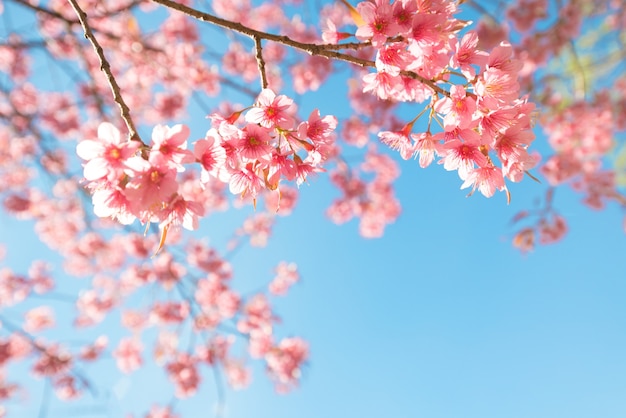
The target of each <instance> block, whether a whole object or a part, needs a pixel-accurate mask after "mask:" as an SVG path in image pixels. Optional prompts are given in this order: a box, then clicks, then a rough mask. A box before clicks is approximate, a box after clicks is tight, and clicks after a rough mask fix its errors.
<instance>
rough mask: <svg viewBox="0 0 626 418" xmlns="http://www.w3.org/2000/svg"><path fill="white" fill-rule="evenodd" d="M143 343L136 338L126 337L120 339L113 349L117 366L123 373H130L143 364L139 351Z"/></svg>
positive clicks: (141, 349)
mask: <svg viewBox="0 0 626 418" xmlns="http://www.w3.org/2000/svg"><path fill="white" fill-rule="evenodd" d="M142 351H143V345H142V344H141V343H140V342H139V341H138V340H137V339H136V338H130V337H126V338H123V339H121V340H120V342H119V344H118V345H117V348H116V349H115V350H114V351H113V357H114V358H115V360H116V362H117V367H118V368H119V369H120V370H121V371H122V372H124V373H131V372H133V371H135V370H137V369H139V367H141V365H142V364H143V361H142V359H141V352H142Z"/></svg>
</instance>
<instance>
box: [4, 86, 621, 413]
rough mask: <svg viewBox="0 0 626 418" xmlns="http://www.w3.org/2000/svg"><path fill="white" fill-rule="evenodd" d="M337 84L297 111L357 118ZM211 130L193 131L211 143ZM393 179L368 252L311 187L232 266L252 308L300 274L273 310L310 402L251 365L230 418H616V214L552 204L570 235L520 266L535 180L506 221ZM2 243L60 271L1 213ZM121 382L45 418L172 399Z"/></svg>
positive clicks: (145, 377)
mask: <svg viewBox="0 0 626 418" xmlns="http://www.w3.org/2000/svg"><path fill="white" fill-rule="evenodd" d="M337 83H338V84H328V85H326V86H324V88H323V89H322V90H321V91H320V92H319V93H317V94H315V95H313V96H312V98H305V99H303V102H302V107H303V108H307V107H312V106H319V107H320V108H321V111H322V114H327V113H338V114H342V112H343V114H347V112H349V108H348V107H347V104H345V103H343V102H341V101H340V100H335V96H333V95H334V94H336V91H337V90H338V89H341V88H342V87H340V84H339V83H340V81H337ZM316 98H317V99H316ZM317 100H319V103H322V104H317V103H318V102H317ZM303 114H308V112H306V111H305V112H303ZM202 123H205V122H204V121H201V122H199V123H197V125H196V126H192V131H194V133H196V134H198V133H201V132H202V131H203V130H205V129H206V128H205V127H204V126H203V125H202ZM540 132H541V131H540V130H537V133H538V134H539V135H540ZM541 141H545V139H544V138H542V137H541V135H540V137H539V138H538V140H537V145H538V147H539V148H540V149H545V145H541ZM400 164H401V169H402V177H401V178H400V179H399V180H398V181H397V182H396V187H397V196H398V198H399V200H400V201H401V203H402V207H403V213H402V215H401V217H400V219H399V220H398V221H397V222H396V223H395V224H393V225H391V226H389V227H388V229H387V230H386V234H385V236H384V237H383V238H382V239H378V240H364V239H362V238H360V237H359V236H358V228H357V224H356V222H350V223H348V224H346V225H342V226H336V225H333V224H331V223H330V222H329V221H328V219H327V218H326V217H325V215H324V212H325V210H326V208H327V207H328V205H329V204H330V203H331V201H332V200H333V199H334V198H335V197H337V195H338V193H337V191H336V190H334V189H333V188H332V187H331V186H330V185H329V182H328V178H327V177H326V176H325V175H319V176H318V177H317V178H314V179H312V180H311V181H310V182H309V184H307V185H304V186H302V187H301V189H300V190H301V194H300V201H299V204H298V208H297V209H296V211H295V212H294V214H293V216H291V217H287V218H280V219H279V221H278V224H277V225H276V228H275V230H274V233H273V237H272V239H271V241H270V244H269V245H268V247H267V248H264V249H256V248H250V247H247V246H246V247H244V248H243V249H242V250H241V251H239V252H237V253H236V254H235V255H234V256H233V258H232V259H231V261H232V263H233V266H234V268H235V279H234V280H235V282H234V283H235V287H236V288H237V289H239V290H241V291H243V292H245V291H246V290H252V289H256V288H257V287H258V286H259V285H262V284H264V283H266V282H267V281H268V280H269V279H271V277H272V269H273V268H274V266H275V265H276V264H277V263H278V262H279V261H281V260H286V261H293V262H296V263H297V264H298V266H299V269H300V273H301V276H302V282H301V283H299V284H298V285H296V286H295V288H293V289H292V291H291V292H290V294H289V296H288V297H286V298H276V299H275V306H276V310H277V313H278V314H279V316H281V318H282V319H283V322H282V324H281V326H280V327H279V329H278V331H277V332H278V335H279V336H290V335H300V336H302V337H304V338H306V339H307V340H308V341H309V342H310V347H311V357H310V361H309V362H308V364H307V366H306V368H305V370H304V373H303V379H302V384H301V387H300V388H299V389H298V390H296V391H294V392H292V393H290V394H288V395H278V394H276V393H275V392H274V388H273V385H272V384H271V383H270V382H269V380H268V379H267V378H266V377H265V376H264V372H263V370H262V368H261V367H260V366H259V365H255V366H254V367H255V374H254V377H253V383H252V385H251V387H250V388H249V389H247V390H244V391H239V392H235V391H232V390H227V391H226V395H225V403H226V414H225V416H227V417H232V418H244V417H265V416H267V417H272V418H283V417H284V418H292V417H294V416H297V417H299V418H309V417H310V418H319V417H329V418H335V417H337V418H340V417H341V418H345V417H357V416H358V417H361V418H370V417H371V418H374V417H382V416H388V417H394V418H404V417H407V418H415V417H419V418H422V417H423V418H527V417H533V418H553V417H568V418H597V417H602V418H622V417H624V416H625V415H626V357H625V356H624V352H625V351H626V333H625V332H624V331H625V330H626V304H625V301H626V274H625V273H624V267H623V263H622V260H623V259H622V257H623V254H625V252H626V240H625V239H624V232H623V228H622V216H623V214H622V213H621V212H620V210H619V209H618V208H616V207H612V206H610V207H608V208H607V209H606V210H604V211H602V212H596V211H592V210H590V209H588V208H586V207H584V206H583V205H582V204H581V203H580V202H579V199H580V196H577V195H576V194H574V193H573V192H571V191H569V190H567V189H561V190H558V191H557V194H556V201H555V205H556V206H557V207H558V209H559V210H560V211H561V213H562V214H563V215H564V216H565V217H566V219H567V220H568V223H569V226H570V232H569V234H568V236H567V237H566V239H565V240H564V241H563V242H561V243H559V244H557V245H553V246H546V247H540V248H538V249H537V250H535V251H534V252H532V253H529V254H526V255H522V254H520V253H519V252H518V251H517V250H515V249H514V248H513V247H512V246H511V243H510V241H511V238H512V235H513V233H514V232H515V229H513V228H512V227H511V226H510V224H509V221H510V219H511V218H512V217H513V216H514V215H515V214H516V213H517V212H518V211H519V210H522V209H528V208H530V207H532V206H533V201H534V199H536V198H538V197H541V196H542V194H543V193H544V191H545V185H542V184H538V183H536V182H534V181H532V180H531V179H526V180H525V181H523V182H522V183H521V184H514V185H512V186H511V187H510V189H511V192H512V202H511V204H509V205H507V204H506V198H505V196H504V195H503V194H498V195H496V196H495V197H493V198H491V199H485V198H483V197H482V196H481V195H479V194H478V193H477V194H476V195H475V196H473V197H470V198H467V197H466V194H467V191H463V190H459V187H460V185H461V183H462V182H461V181H460V180H459V179H458V176H457V175H456V173H454V172H451V173H450V172H446V171H445V170H443V168H442V167H441V166H437V165H433V166H431V167H429V168H427V169H421V168H419V166H418V164H417V161H401V162H400ZM251 212H252V208H245V209H242V210H239V211H237V212H235V213H231V212H229V213H227V214H217V215H215V216H214V217H211V218H209V219H207V220H205V221H203V223H202V229H201V231H200V235H203V236H205V237H208V239H210V241H211V242H212V243H213V244H214V245H216V246H217V247H218V248H220V246H221V248H222V249H223V248H224V246H225V243H226V241H227V240H228V238H229V237H230V233H231V232H232V226H233V225H237V223H238V222H239V221H240V219H241V217H242V216H243V215H245V214H246V213H251ZM0 242H3V243H4V244H6V245H7V249H8V254H7V258H6V259H5V261H4V262H3V263H4V265H8V266H11V267H12V268H15V269H16V270H22V271H24V269H25V268H27V266H28V264H29V263H30V260H31V259H32V258H42V257H43V258H47V257H52V258H51V260H53V261H56V260H57V259H56V258H54V256H52V255H51V254H50V253H49V252H48V251H47V250H46V249H45V247H43V245H41V244H39V243H37V242H36V238H35V236H34V235H33V234H32V226H31V225H30V224H29V223H15V221H14V220H12V219H9V218H7V217H6V216H5V215H4V214H2V216H1V217H0ZM0 265H2V264H0ZM57 272H60V269H58V270H57ZM68 280H74V279H68ZM72 283H73V282H72ZM70 286H75V285H74V284H71V285H70ZM68 316H69V313H68ZM111 324H114V321H111ZM108 326H114V325H108ZM75 337H76V335H74V334H69V333H68V335H67V336H66V338H67V339H71V338H75ZM111 365H112V362H111V361H108V362H105V364H103V365H101V366H98V367H97V368H96V369H94V370H93V375H95V376H98V378H97V379H96V380H99V382H100V383H101V385H100V386H101V394H102V397H103V398H104V399H106V398H107V397H106V394H107V393H109V396H108V400H105V401H102V400H99V401H98V402H91V401H90V400H89V399H87V401H86V402H85V403H84V404H81V405H83V406H85V405H86V406H87V407H90V405H97V408H96V409H91V410H90V411H91V412H88V411H87V410H85V409H80V410H79V409H72V408H73V407H71V406H67V405H64V404H62V403H59V402H57V401H55V400H51V401H50V405H49V413H48V416H49V417H57V416H80V417H85V418H89V417H122V416H124V413H126V412H134V413H139V412H141V411H145V409H146V408H147V407H148V406H149V405H150V403H151V401H152V400H154V399H157V400H159V401H161V400H162V401H163V402H167V401H168V400H169V399H170V397H171V394H172V388H171V385H170V383H169V382H168V379H167V377H166V376H165V375H164V373H163V372H162V371H161V370H158V369H151V368H149V369H147V370H143V371H141V372H139V373H137V374H135V375H132V376H131V377H129V378H126V377H120V376H119V375H113V374H111V373H110V367H111ZM11 371H13V372H14V373H16V374H17V373H20V371H21V369H19V368H14V369H12V370H11ZM203 377H204V385H203V387H202V389H201V390H200V392H199V394H198V395H197V396H196V397H195V398H193V399H191V400H190V401H185V402H180V403H178V404H177V409H176V410H177V411H178V412H179V413H180V415H181V416H182V417H186V418H196V417H198V418H204V417H209V416H213V409H214V406H215V402H216V396H217V395H216V393H217V391H216V388H215V385H214V381H213V378H212V375H211V373H210V372H209V371H208V370H205V373H204V375H203ZM29 389H30V390H31V394H30V395H29V396H28V401H27V404H26V405H20V404H16V403H11V404H10V405H8V407H9V411H10V414H9V417H13V416H19V417H22V416H35V415H36V413H37V411H38V409H39V403H38V402H39V395H40V394H41V391H42V384H41V382H40V381H33V382H31V383H29ZM102 407H103V409H99V408H102ZM81 408H82V406H81ZM77 411H80V412H77Z"/></svg>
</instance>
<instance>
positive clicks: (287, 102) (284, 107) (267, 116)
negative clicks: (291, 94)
mask: <svg viewBox="0 0 626 418" xmlns="http://www.w3.org/2000/svg"><path fill="white" fill-rule="evenodd" d="M292 106H293V100H292V99H290V98H288V97H287V96H284V95H280V96H276V93H274V92H273V91H272V90H270V89H263V91H262V92H261V94H259V97H257V103H256V106H255V107H253V108H252V109H250V110H248V112H247V113H246V121H247V122H250V123H258V124H259V125H261V126H263V127H264V128H273V127H275V126H276V127H280V128H285V129H289V128H290V127H291V125H292V124H293V121H294V119H293V116H291V113H290V109H291V108H292Z"/></svg>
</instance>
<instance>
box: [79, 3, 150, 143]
mask: <svg viewBox="0 0 626 418" xmlns="http://www.w3.org/2000/svg"><path fill="white" fill-rule="evenodd" d="M68 2H69V3H70V4H71V5H72V8H73V9H74V11H75V12H76V15H77V16H78V20H79V21H80V25H81V26H82V28H83V31H84V32H85V38H87V40H89V42H91V45H92V46H93V48H94V50H95V51H96V54H97V55H98V58H99V60H100V69H101V70H102V71H103V72H104V74H106V77H107V80H108V81H109V85H110V86H111V91H112V92H113V99H114V100H115V102H116V103H117V104H118V105H119V108H120V114H121V116H122V119H123V120H124V122H125V123H126V127H127V128H128V135H129V138H130V139H131V140H132V141H140V142H142V143H143V141H141V138H140V137H139V134H138V133H137V129H136V128H135V124H134V123H133V120H132V118H131V116H130V109H129V108H128V105H127V104H126V102H125V101H124V98H123V97H122V94H121V93H120V86H119V85H118V84H117V81H116V80H115V76H113V72H112V71H111V65H110V64H109V62H108V61H107V59H106V57H105V56H104V51H103V50H102V47H101V46H100V44H99V43H98V40H97V39H96V37H95V35H94V34H93V31H92V30H91V27H90V26H89V24H88V23H87V15H86V14H85V12H84V11H83V9H81V8H80V6H79V5H78V3H77V2H76V0H68Z"/></svg>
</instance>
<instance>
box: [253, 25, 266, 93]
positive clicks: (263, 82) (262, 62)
mask: <svg viewBox="0 0 626 418" xmlns="http://www.w3.org/2000/svg"><path fill="white" fill-rule="evenodd" d="M254 47H255V49H256V62H257V65H258V66H259V73H261V87H262V88H264V89H266V88H267V75H266V74H265V60H263V47H262V46H261V38H259V37H256V36H255V37H254Z"/></svg>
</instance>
